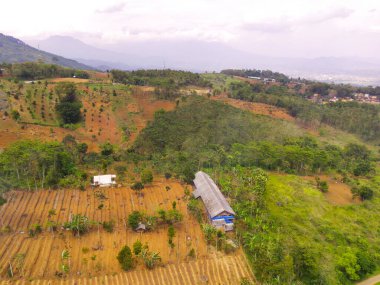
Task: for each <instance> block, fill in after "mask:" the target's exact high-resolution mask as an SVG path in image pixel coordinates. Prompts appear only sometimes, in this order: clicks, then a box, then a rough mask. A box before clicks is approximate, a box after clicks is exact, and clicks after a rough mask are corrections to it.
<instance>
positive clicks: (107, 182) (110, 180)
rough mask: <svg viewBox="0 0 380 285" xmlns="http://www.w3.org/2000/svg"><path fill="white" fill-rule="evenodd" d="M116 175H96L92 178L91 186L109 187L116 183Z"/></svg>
mask: <svg viewBox="0 0 380 285" xmlns="http://www.w3.org/2000/svg"><path fill="white" fill-rule="evenodd" d="M115 180H116V175H115V174H106V175H98V176H94V177H93V178H92V184H91V185H92V186H99V187H109V186H113V185H116V181H115Z"/></svg>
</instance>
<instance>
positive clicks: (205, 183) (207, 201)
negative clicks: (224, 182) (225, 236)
mask: <svg viewBox="0 0 380 285" xmlns="http://www.w3.org/2000/svg"><path fill="white" fill-rule="evenodd" d="M194 185H195V191H194V192H193V195H194V197H195V198H199V197H200V198H201V199H202V201H203V203H204V205H205V207H206V210H207V214H208V216H209V219H210V222H211V224H212V225H213V226H214V227H216V228H218V229H220V228H223V229H224V230H225V231H231V230H233V228H234V219H235V215H236V214H235V212H234V210H232V208H231V206H230V205H229V204H228V202H227V200H226V198H225V197H224V196H223V194H222V192H220V190H219V188H218V186H216V184H215V182H214V181H213V180H212V179H211V178H210V176H209V175H207V174H206V173H204V172H202V171H199V172H197V173H196V174H195V179H194Z"/></svg>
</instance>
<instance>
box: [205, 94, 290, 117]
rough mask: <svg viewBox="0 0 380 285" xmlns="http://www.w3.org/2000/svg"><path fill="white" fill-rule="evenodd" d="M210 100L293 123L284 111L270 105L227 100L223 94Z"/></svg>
mask: <svg viewBox="0 0 380 285" xmlns="http://www.w3.org/2000/svg"><path fill="white" fill-rule="evenodd" d="M211 98H212V99H214V100H217V101H222V102H224V103H226V104H229V105H232V106H234V107H236V108H239V109H242V110H248V111H251V112H252V113H255V114H259V115H265V116H270V117H273V118H276V119H282V120H286V121H290V122H294V121H295V118H294V117H292V116H290V115H289V114H288V113H287V112H286V110H284V109H282V108H278V107H275V106H272V105H268V104H263V103H253V102H246V101H242V100H238V99H233V98H228V97H227V96H226V95H225V94H224V95H221V96H213V97H211Z"/></svg>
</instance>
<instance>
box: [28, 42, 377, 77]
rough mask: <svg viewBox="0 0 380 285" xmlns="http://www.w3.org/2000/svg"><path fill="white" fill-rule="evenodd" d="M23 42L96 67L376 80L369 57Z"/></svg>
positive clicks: (212, 46)
mask: <svg viewBox="0 0 380 285" xmlns="http://www.w3.org/2000/svg"><path fill="white" fill-rule="evenodd" d="M29 43H30V44H31V45H33V46H35V47H37V46H39V47H40V48H41V49H43V50H46V51H48V52H51V53H55V54H59V55H62V56H65V57H69V58H74V59H76V60H77V61H79V62H81V63H83V64H86V65H91V66H94V67H96V68H98V69H101V70H106V69H112V68H117V69H123V70H131V69H139V68H172V69H184V70H190V71H195V72H203V71H219V70H221V69H226V68H246V69H252V68H256V69H271V70H274V71H279V72H283V73H286V74H288V75H291V76H294V77H298V76H300V77H304V78H310V79H317V80H322V81H336V82H347V83H348V82H352V83H357V84H380V80H379V78H380V60H379V59H372V58H359V57H320V58H287V57H270V56H262V55H258V54H255V53H254V52H252V53H251V52H246V51H242V50H238V49H235V48H233V47H231V46H229V45H227V44H223V43H220V42H207V41H200V40H167V39H166V40H150V41H128V42H119V43H117V44H113V45H107V46H104V47H103V48H97V47H94V46H91V45H88V44H86V43H84V42H82V41H80V40H78V39H75V38H73V37H66V36H51V37H49V38H47V39H44V40H40V41H36V40H35V41H29Z"/></svg>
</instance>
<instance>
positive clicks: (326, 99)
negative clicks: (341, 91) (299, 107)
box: [309, 93, 380, 104]
mask: <svg viewBox="0 0 380 285" xmlns="http://www.w3.org/2000/svg"><path fill="white" fill-rule="evenodd" d="M309 100H310V101H312V102H314V103H318V104H326V103H336V102H359V103H367V104H380V97H378V96H374V95H369V94H365V93H354V94H353V97H337V96H335V95H333V94H331V95H328V96H322V95H320V94H317V93H316V94H314V95H313V96H312V97H311V98H309Z"/></svg>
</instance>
